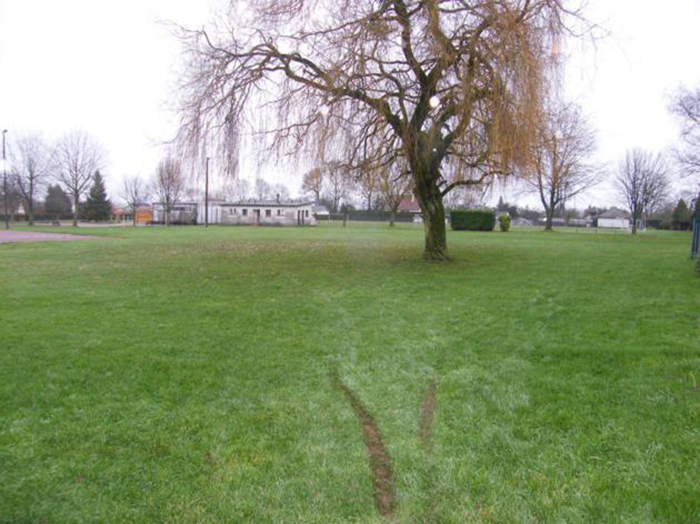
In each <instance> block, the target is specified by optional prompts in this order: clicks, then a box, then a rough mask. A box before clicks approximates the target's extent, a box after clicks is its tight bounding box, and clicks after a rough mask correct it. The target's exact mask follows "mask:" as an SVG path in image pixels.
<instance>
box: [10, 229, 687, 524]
mask: <svg viewBox="0 0 700 524" xmlns="http://www.w3.org/2000/svg"><path fill="white" fill-rule="evenodd" d="M51 231H56V229H53V228H52V229H51ZM61 231H62V232H73V231H72V229H71V228H65V229H62V230H61ZM80 233H81V234H88V235H95V236H100V237H101V236H105V237H109V238H108V239H101V238H96V239H95V240H93V241H91V242H74V243H71V242H68V243H51V244H49V243H44V244H24V245H3V246H0V296H2V301H0V473H1V475H0V478H1V480H2V481H1V482H0V522H13V523H14V522H42V521H45V522H51V523H53V522H100V523H102V522H115V523H116V522H183V523H188V522H190V523H201V522H319V523H321V522H323V523H327V522H381V521H383V520H385V517H382V516H381V515H380V514H379V512H378V511H377V509H376V506H375V495H376V493H375V488H374V487H373V481H372V471H371V468H369V467H368V458H367V446H366V444H365V440H363V434H362V431H361V428H360V430H358V415H357V412H356V410H354V409H351V406H350V405H349V403H348V398H347V397H346V396H345V395H341V394H339V392H338V391H336V390H334V389H333V388H331V387H329V381H328V369H329V368H332V367H333V366H336V365H337V366H338V369H340V370H341V371H342V380H343V383H344V384H345V385H346V386H347V388H348V389H349V390H351V391H353V392H355V394H356V395H357V398H361V401H362V406H364V409H365V410H366V411H367V413H371V416H372V419H373V421H374V423H375V424H376V427H378V428H381V437H382V442H383V445H384V447H385V449H386V453H387V454H388V455H389V456H390V457H391V472H392V475H393V476H392V486H393V491H392V505H391V508H392V515H393V518H394V519H395V520H396V521H398V522H423V521H426V522H674V523H675V522H698V521H700V505H699V504H698V500H700V489H699V488H698V486H700V459H699V458H698V456H700V454H698V442H700V393H699V391H698V385H697V384H698V381H699V380H700V347H699V340H700V280H698V279H697V278H696V277H695V276H694V275H693V269H692V264H691V262H690V261H689V259H688V244H689V242H690V237H689V236H688V235H686V234H647V235H643V236H640V237H638V238H632V237H631V236H623V235H595V234H568V233H554V234H549V235H545V234H542V233H539V232H517V231H516V232H511V233H508V234H501V233H460V234H456V233H451V234H450V236H449V239H448V241H449V246H450V254H451V256H452V258H453V260H452V261H451V262H450V263H448V264H426V263H424V262H423V261H422V259H421V248H422V243H423V239H422V235H421V231H420V229H417V228H414V227H399V228H396V229H395V230H390V229H389V228H388V227H381V226H376V225H363V226H362V227H348V228H345V229H344V228H341V227H335V226H325V225H324V227H320V228H305V229H283V228H275V229H265V228H221V227H212V228H209V229H208V230H204V229H201V228H172V229H170V230H165V229H158V228H154V229H137V230H131V229H129V228H125V229H120V228H115V229H102V228H100V229H99V230H95V231H92V230H90V231H88V230H81V231H80ZM431 383H436V384H439V392H438V393H437V396H434V397H432V400H431V393H430V391H431V390H430V387H429V385H430V384H431ZM436 391H437V390H436Z"/></svg>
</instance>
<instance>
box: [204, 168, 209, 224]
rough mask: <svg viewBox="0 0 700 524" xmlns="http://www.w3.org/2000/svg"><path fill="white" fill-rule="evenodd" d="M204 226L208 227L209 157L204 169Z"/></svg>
mask: <svg viewBox="0 0 700 524" xmlns="http://www.w3.org/2000/svg"><path fill="white" fill-rule="evenodd" d="M204 227H209V157H207V165H206V169H205V170H204Z"/></svg>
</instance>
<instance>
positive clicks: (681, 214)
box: [673, 198, 692, 231]
mask: <svg viewBox="0 0 700 524" xmlns="http://www.w3.org/2000/svg"><path fill="white" fill-rule="evenodd" d="M691 218H692V212H691V211H690V209H688V205H687V204H686V203H685V200H683V199H682V198H681V199H680V200H679V201H678V205H676V208H675V209H674V210H673V229H680V230H682V231H685V230H687V229H690V220H691Z"/></svg>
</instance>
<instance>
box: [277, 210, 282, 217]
mask: <svg viewBox="0 0 700 524" xmlns="http://www.w3.org/2000/svg"><path fill="white" fill-rule="evenodd" d="M277 216H278V217H281V216H282V210H281V209H278V210H277Z"/></svg>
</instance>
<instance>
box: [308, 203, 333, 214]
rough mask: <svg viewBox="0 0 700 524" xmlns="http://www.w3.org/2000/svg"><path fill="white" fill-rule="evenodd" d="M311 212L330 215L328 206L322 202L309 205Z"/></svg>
mask: <svg viewBox="0 0 700 524" xmlns="http://www.w3.org/2000/svg"><path fill="white" fill-rule="evenodd" d="M311 214H312V215H318V216H322V217H327V216H328V215H330V212H329V211H328V208H327V207H326V206H324V205H322V204H314V205H313V206H311Z"/></svg>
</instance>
